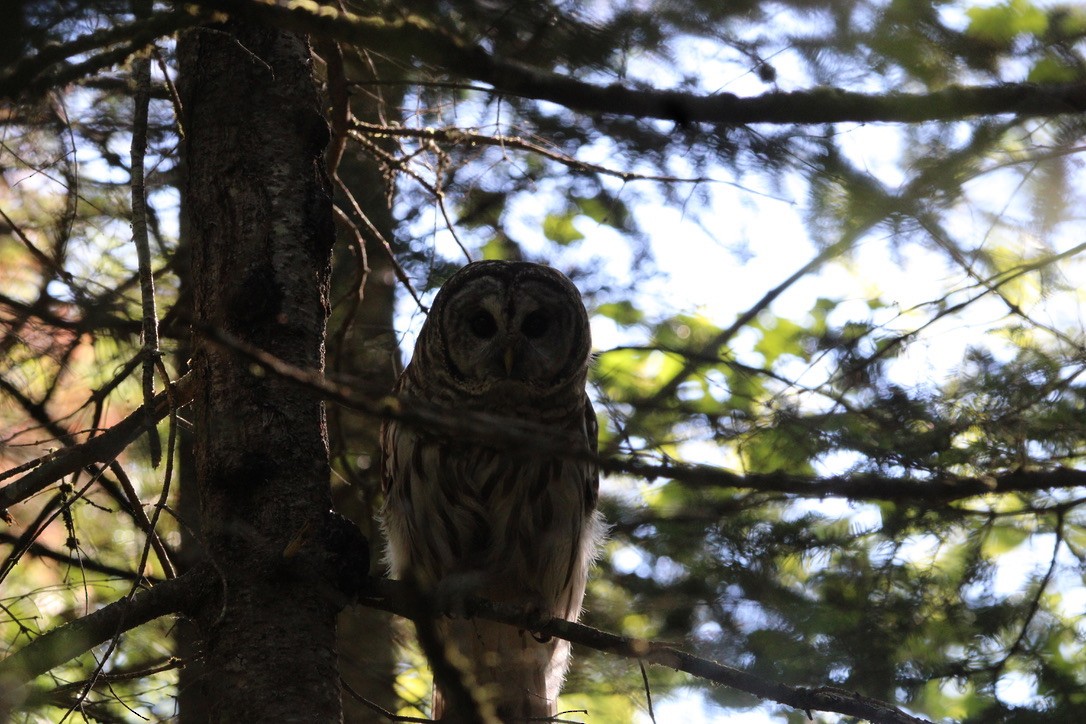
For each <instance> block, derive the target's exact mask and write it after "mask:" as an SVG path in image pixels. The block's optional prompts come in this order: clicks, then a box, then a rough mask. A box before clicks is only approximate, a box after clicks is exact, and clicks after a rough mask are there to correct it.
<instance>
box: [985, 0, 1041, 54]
mask: <svg viewBox="0 0 1086 724" xmlns="http://www.w3.org/2000/svg"><path fill="white" fill-rule="evenodd" d="M966 15H968V16H969V27H968V28H966V31H965V32H966V34H967V35H971V36H973V37H975V38H977V39H979V40H985V41H988V42H990V43H995V44H998V45H1006V44H1008V43H1010V42H1011V41H1012V40H1014V38H1015V37H1017V36H1018V35H1023V34H1028V35H1038V36H1039V35H1043V34H1044V32H1045V30H1047V29H1048V16H1047V15H1046V14H1045V12H1044V10H1042V9H1040V8H1038V7H1037V6H1036V5H1034V4H1033V3H1031V2H1029V0H1008V2H1004V3H1000V4H998V5H993V6H991V7H987V8H969V9H968V10H967V11H966Z"/></svg>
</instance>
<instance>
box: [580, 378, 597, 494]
mask: <svg viewBox="0 0 1086 724" xmlns="http://www.w3.org/2000/svg"><path fill="white" fill-rule="evenodd" d="M584 428H585V433H586V434H587V435H588V449H589V450H591V451H592V454H593V455H595V454H596V453H598V452H599V451H600V450H599V448H600V423H599V421H598V420H596V411H595V410H594V409H592V401H591V400H589V399H588V395H585V398H584ZM586 482H587V484H588V487H587V490H585V510H595V509H596V503H597V502H599V497H600V469H599V468H598V467H597V466H596V465H595V464H592V465H591V467H590V471H589V474H588V475H587V480H586Z"/></svg>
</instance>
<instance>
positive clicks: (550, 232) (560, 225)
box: [543, 214, 584, 246]
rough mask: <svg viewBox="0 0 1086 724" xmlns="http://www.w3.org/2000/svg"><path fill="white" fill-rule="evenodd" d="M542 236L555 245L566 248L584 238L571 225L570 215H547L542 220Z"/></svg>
mask: <svg viewBox="0 0 1086 724" xmlns="http://www.w3.org/2000/svg"><path fill="white" fill-rule="evenodd" d="M543 235H544V236H545V237H547V238H548V239H550V240H551V241H553V242H554V243H556V244H560V245H562V246H568V245H569V244H572V243H573V242H575V241H580V240H581V239H583V238H584V234H582V233H581V232H579V231H577V227H576V226H574V225H573V215H572V214H549V215H548V216H547V218H545V219H543Z"/></svg>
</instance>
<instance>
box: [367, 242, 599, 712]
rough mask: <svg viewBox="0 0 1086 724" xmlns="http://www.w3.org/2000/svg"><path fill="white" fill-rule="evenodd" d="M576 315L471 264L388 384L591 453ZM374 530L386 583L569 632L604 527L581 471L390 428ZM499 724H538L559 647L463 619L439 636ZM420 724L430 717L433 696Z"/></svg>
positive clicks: (542, 285)
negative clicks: (493, 607) (466, 600)
mask: <svg viewBox="0 0 1086 724" xmlns="http://www.w3.org/2000/svg"><path fill="white" fill-rule="evenodd" d="M590 345H591V342H590V335H589V328H588V316H587V313H586V312H585V309H584V304H583V303H582V302H581V298H580V294H579V292H578V291H577V289H576V287H574V286H573V283H572V282H570V281H569V279H567V278H566V277H565V276H564V275H562V274H561V273H560V272H557V271H555V270H553V269H550V268H548V267H544V266H541V265H537V264H530V263H526V262H476V263H474V264H470V265H468V266H466V267H464V268H463V269H461V270H460V271H459V272H457V273H456V274H455V275H453V277H452V278H450V279H449V281H447V282H446V283H445V285H444V286H443V287H442V288H441V290H440V291H439V292H438V295H437V297H436V298H435V300H434V304H433V306H432V308H431V310H430V314H429V317H428V318H427V320H426V323H425V324H424V325H423V329H422V331H421V332H420V335H419V340H418V342H417V344H416V346H415V352H414V356H413V358H412V361H411V363H410V364H409V365H408V367H407V369H406V370H405V371H404V373H403V375H402V376H401V378H400V381H399V383H398V385H397V393H398V394H399V395H401V396H402V397H403V398H404V399H405V401H406V402H407V404H410V399H412V398H415V399H419V400H422V401H425V402H428V403H432V404H437V405H440V406H442V407H445V408H446V409H447V410H448V411H449V413H450V415H455V414H456V412H457V411H459V410H472V411H480V412H487V413H491V414H493V415H495V416H499V417H508V418H514V419H517V420H527V421H530V422H532V423H534V424H535V425H538V426H540V427H541V428H544V427H545V428H547V429H552V430H554V432H555V435H558V436H561V438H563V439H568V438H570V437H571V436H572V437H573V438H574V439H579V440H581V441H583V443H584V445H585V446H586V447H588V448H589V449H591V450H595V449H596V419H595V415H594V413H593V411H592V406H591V404H590V402H589V400H588V397H587V395H586V392H585V382H586V376H587V370H588V364H589V352H590ZM382 444H383V457H382V476H383V481H384V486H385V494H386V501H385V507H384V511H383V513H382V524H383V526H384V529H385V533H386V535H387V538H388V559H389V564H390V570H391V573H392V575H393V576H395V577H401V578H402V577H405V576H410V577H412V578H414V579H415V581H416V582H418V583H419V584H420V585H421V586H423V587H424V588H430V589H432V590H441V589H442V587H446V588H448V587H452V588H456V587H458V586H460V587H462V588H463V587H467V588H468V589H469V590H470V593H472V594H475V595H480V596H483V597H485V598H489V599H492V600H498V601H506V602H512V603H518V604H524V605H526V606H530V607H539V608H541V609H542V610H541V611H540V613H546V614H549V615H552V616H556V617H560V618H564V619H568V620H576V619H577V617H578V616H579V615H580V611H581V602H582V599H583V597H584V590H585V583H586V580H587V575H588V569H589V567H590V566H591V564H592V561H593V559H594V557H595V554H596V550H597V548H598V545H599V540H600V537H601V536H602V531H603V525H602V523H601V521H600V519H599V515H598V513H597V512H596V499H597V495H598V487H599V474H598V470H597V469H596V467H595V465H593V464H591V463H588V462H584V461H583V460H574V459H569V458H559V457H549V456H545V455H532V454H531V451H525V450H519V451H511V450H508V449H501V448H500V447H496V446H494V447H492V446H487V445H484V444H483V443H481V442H478V441H473V440H471V439H468V438H455V437H448V436H440V435H437V434H434V433H430V432H428V431H426V430H423V429H417V428H411V427H409V426H405V425H403V424H401V423H398V422H396V421H392V422H389V423H388V424H386V426H385V428H384V430H383V431H382ZM440 627H441V629H442V630H443V631H444V635H445V637H446V641H447V643H448V644H449V645H450V646H452V647H455V648H457V649H459V652H460V654H461V655H462V656H463V657H464V658H465V659H466V660H467V661H469V662H470V667H471V672H470V673H471V674H472V675H473V678H474V680H475V683H476V685H477V686H479V687H481V688H482V689H483V690H484V691H485V692H486V693H487V694H488V695H489V696H490V697H491V701H492V702H493V704H494V705H495V709H496V711H497V712H498V714H499V716H500V717H501V718H502V720H503V721H516V720H522V719H527V718H530V717H540V716H543V717H546V716H553V715H554V714H555V713H556V712H557V702H556V698H557V695H558V690H559V689H560V688H561V683H562V679H563V677H564V675H565V670H566V668H567V664H568V652H569V646H568V644H567V643H566V642H564V641H560V640H552V641H549V642H546V643H541V642H538V641H536V640H535V639H534V638H532V637H531V636H530V634H527V633H526V632H522V631H518V630H516V629H515V628H512V627H509V626H504V625H502V624H496V623H490V622H486V621H478V620H467V621H465V620H452V621H445V622H443V623H442V624H441V626H440ZM434 699H435V701H434V717H435V718H439V717H440V716H441V715H442V714H443V713H444V712H443V700H442V697H441V692H440V689H439V688H438V689H437V690H435V696H434Z"/></svg>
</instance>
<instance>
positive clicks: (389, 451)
mask: <svg viewBox="0 0 1086 724" xmlns="http://www.w3.org/2000/svg"><path fill="white" fill-rule="evenodd" d="M406 384H407V370H404V371H403V372H401V373H400V378H399V379H398V380H396V385H395V386H394V387H393V388H392V394H393V395H395V396H397V397H400V396H401V395H402V394H403V391H404V387H405V386H406ZM396 425H397V422H396V421H395V420H392V419H389V418H386V419H385V421H384V422H382V423H381V439H380V443H381V445H380V454H381V492H382V493H384V495H385V499H386V500H387V499H388V493H389V491H390V490H392V486H393V485H395V484H396V481H395V471H396V458H395V456H396V440H395V436H396Z"/></svg>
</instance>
